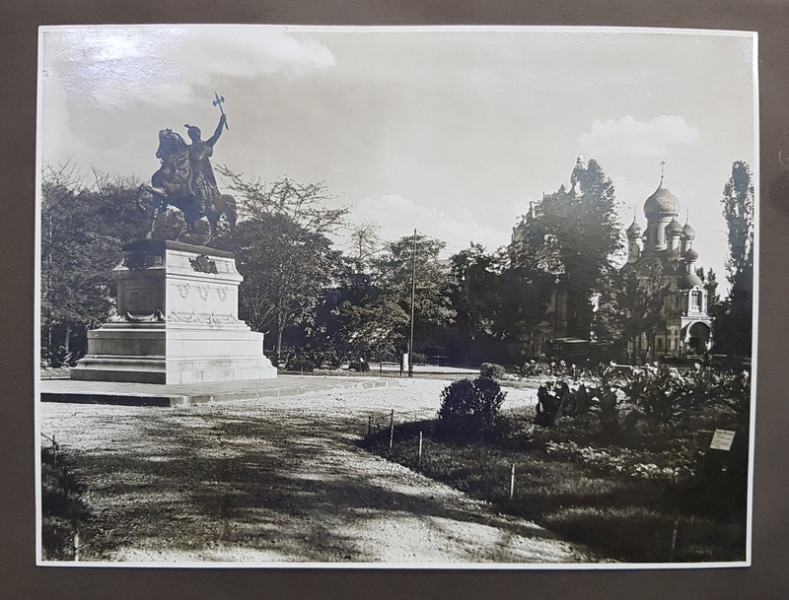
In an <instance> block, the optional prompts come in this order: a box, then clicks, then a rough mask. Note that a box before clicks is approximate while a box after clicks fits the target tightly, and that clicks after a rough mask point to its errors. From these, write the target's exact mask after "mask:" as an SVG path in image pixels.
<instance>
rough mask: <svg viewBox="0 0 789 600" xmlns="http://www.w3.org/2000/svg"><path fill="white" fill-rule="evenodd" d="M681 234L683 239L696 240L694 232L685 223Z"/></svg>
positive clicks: (688, 224)
mask: <svg viewBox="0 0 789 600" xmlns="http://www.w3.org/2000/svg"><path fill="white" fill-rule="evenodd" d="M682 233H684V234H685V237H686V238H688V239H689V240H692V239H695V238H696V230H695V229H693V227H691V226H690V223H685V227H683V228H682Z"/></svg>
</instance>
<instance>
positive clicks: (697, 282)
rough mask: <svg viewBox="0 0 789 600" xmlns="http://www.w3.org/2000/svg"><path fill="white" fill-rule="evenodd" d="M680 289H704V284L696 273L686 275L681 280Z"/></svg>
mask: <svg viewBox="0 0 789 600" xmlns="http://www.w3.org/2000/svg"><path fill="white" fill-rule="evenodd" d="M678 285H679V289H681V290H689V289H691V288H693V287H704V282H703V281H702V280H701V278H700V277H699V276H698V275H696V274H695V273H685V274H684V275H683V276H682V277H680V278H679V282H678Z"/></svg>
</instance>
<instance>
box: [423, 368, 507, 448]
mask: <svg viewBox="0 0 789 600" xmlns="http://www.w3.org/2000/svg"><path fill="white" fill-rule="evenodd" d="M506 396H507V393H506V392H502V391H501V386H500V385H499V384H498V383H497V382H496V381H494V380H493V379H490V378H485V377H479V378H477V379H475V380H474V381H471V380H470V379H461V380H459V381H455V382H453V383H451V384H450V385H448V386H447V387H446V388H444V390H443V391H442V392H441V408H440V410H439V411H438V432H439V434H441V435H445V436H447V437H451V438H453V439H455V440H457V441H471V440H490V439H491V438H492V437H494V436H495V435H496V433H497V432H498V431H501V430H502V429H503V428H504V424H503V423H502V421H503V419H502V417H501V416H500V415H499V410H500V409H501V405H502V403H503V402H504V399H505V398H506Z"/></svg>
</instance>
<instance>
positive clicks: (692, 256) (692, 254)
mask: <svg viewBox="0 0 789 600" xmlns="http://www.w3.org/2000/svg"><path fill="white" fill-rule="evenodd" d="M682 258H684V259H685V262H689V263H692V262H696V260H698V258H699V253H698V252H696V251H695V250H694V249H693V248H691V249H690V250H688V251H687V252H685V254H683V255H682Z"/></svg>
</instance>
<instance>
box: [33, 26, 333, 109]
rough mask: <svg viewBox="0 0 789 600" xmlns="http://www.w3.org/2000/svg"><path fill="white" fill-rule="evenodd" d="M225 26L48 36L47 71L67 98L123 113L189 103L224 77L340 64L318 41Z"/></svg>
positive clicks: (288, 73) (289, 73) (292, 73)
mask: <svg viewBox="0 0 789 600" xmlns="http://www.w3.org/2000/svg"><path fill="white" fill-rule="evenodd" d="M227 27H231V28H232V30H231V31H230V35H228V31H227ZM227 27H221V28H218V29H215V28H211V27H208V28H206V27H190V26H172V27H156V28H154V27H148V26H139V27H135V26H127V27H81V28H76V29H70V30H67V31H47V32H46V33H45V38H44V42H45V54H44V56H45V59H46V64H45V66H44V68H45V69H46V70H47V71H48V73H49V76H50V77H51V78H52V79H51V81H52V82H55V81H58V82H60V85H61V88H62V90H63V93H65V94H68V95H70V96H71V95H78V96H79V98H80V101H81V103H83V104H84V105H87V106H89V107H91V108H93V109H99V110H100V109H105V110H110V109H111V110H113V111H117V110H118V109H119V108H124V107H125V106H133V105H134V104H136V103H138V102H145V103H161V102H162V101H166V102H169V103H174V104H188V103H190V102H192V101H193V92H194V90H195V89H197V88H199V87H201V86H203V87H206V86H207V87H212V86H213V85H214V84H215V82H216V80H217V79H218V78H223V77H237V78H246V79H254V78H258V77H262V76H271V75H277V74H279V75H282V76H285V77H290V78H295V77H300V76H303V75H305V74H308V73H311V72H313V71H315V70H323V69H327V68H330V67H332V66H333V65H334V64H335V58H334V55H333V54H332V53H331V51H330V50H329V49H328V48H326V47H325V46H323V45H322V44H320V43H319V42H317V41H316V40H314V39H310V38H304V39H297V38H296V37H293V36H292V35H290V34H288V33H286V32H285V31H283V30H282V29H281V28H275V27H267V28H250V27H244V26H227ZM212 32H213V33H214V34H215V36H214V35H212ZM220 33H221V35H220ZM51 85H52V84H51Z"/></svg>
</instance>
